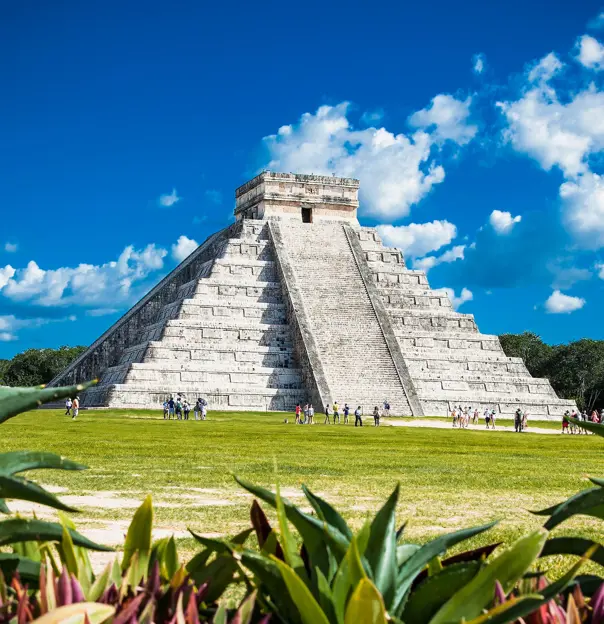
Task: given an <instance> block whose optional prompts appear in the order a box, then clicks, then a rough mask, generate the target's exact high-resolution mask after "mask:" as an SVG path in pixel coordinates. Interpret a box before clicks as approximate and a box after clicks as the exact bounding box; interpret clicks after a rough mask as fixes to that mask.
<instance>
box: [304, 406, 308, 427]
mask: <svg viewBox="0 0 604 624" xmlns="http://www.w3.org/2000/svg"><path fill="white" fill-rule="evenodd" d="M304 424H305V425H308V403H306V404H305V405H304Z"/></svg>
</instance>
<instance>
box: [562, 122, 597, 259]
mask: <svg viewBox="0 0 604 624" xmlns="http://www.w3.org/2000/svg"><path fill="white" fill-rule="evenodd" d="M603 114H604V111H603ZM560 197H561V198H562V200H563V201H564V205H565V207H566V210H565V215H564V219H565V222H566V224H567V226H568V228H569V229H570V230H571V231H572V232H573V233H574V234H575V236H576V237H577V239H579V241H580V242H581V243H582V244H583V245H584V246H586V247H588V248H594V249H597V248H600V247H603V246H604V179H603V178H602V176H600V175H597V174H596V173H591V172H588V173H585V174H583V175H581V176H578V177H577V178H576V179H574V180H569V181H567V182H564V183H563V184H562V185H561V186H560Z"/></svg>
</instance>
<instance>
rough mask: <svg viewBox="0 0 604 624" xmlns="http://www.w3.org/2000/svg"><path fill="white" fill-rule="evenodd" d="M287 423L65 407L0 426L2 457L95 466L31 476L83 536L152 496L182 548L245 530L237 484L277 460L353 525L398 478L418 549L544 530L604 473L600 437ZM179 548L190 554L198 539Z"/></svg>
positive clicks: (287, 483)
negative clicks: (441, 537) (541, 514)
mask: <svg viewBox="0 0 604 624" xmlns="http://www.w3.org/2000/svg"><path fill="white" fill-rule="evenodd" d="M283 418H284V415H283V414H251V413H246V414H237V413H231V412H225V413H219V412H210V415H209V419H208V420H207V421H205V422H195V421H169V422H166V421H164V420H163V418H162V417H161V415H158V413H157V412H156V413H152V412H145V411H137V412H135V411H129V410H111V411H109V410H107V411H104V410H103V411H96V410H95V411H84V412H82V413H81V414H80V417H79V419H78V420H77V421H75V422H73V421H72V420H71V419H70V418H68V417H65V416H63V415H62V412H61V411H57V410H40V411H35V412H30V413H28V414H25V415H21V416H18V417H17V418H14V419H12V420H10V421H8V422H7V423H5V424H4V425H2V426H1V427H0V452H3V451H10V450H17V449H31V450H48V451H53V452H55V453H59V454H62V455H65V456H67V457H69V458H70V459H73V460H77V461H80V462H82V463H85V464H87V465H88V466H89V467H90V469H89V470H87V471H85V472H59V471H46V472H38V473H34V474H35V477H34V478H36V479H37V480H38V481H39V482H41V483H43V484H44V485H50V486H55V488H57V491H59V490H58V488H63V489H62V490H61V493H60V494H59V495H60V496H61V497H67V499H66V500H68V501H71V502H73V503H75V504H76V506H78V507H79V508H80V509H81V510H82V512H81V514H79V517H77V518H75V520H76V522H77V524H78V526H79V527H80V528H81V529H82V532H84V533H87V531H91V532H92V534H91V535H90V536H91V537H94V538H98V539H99V540H100V541H102V540H103V538H104V537H107V540H109V536H110V535H111V532H113V533H116V532H117V533H118V534H119V533H123V532H125V528H126V527H127V521H128V519H129V518H130V516H131V515H132V513H133V510H134V506H135V505H136V504H137V501H140V500H142V499H143V497H144V496H145V494H147V493H149V492H150V493H152V494H153V499H154V503H155V505H156V527H157V528H158V529H159V530H160V532H162V531H163V534H166V533H169V532H175V533H176V534H177V536H180V537H181V538H184V536H185V534H186V529H187V527H191V528H192V529H195V530H196V531H199V532H201V533H218V534H225V533H233V532H235V531H237V530H240V529H242V528H245V527H246V526H248V510H249V504H250V501H251V499H250V497H249V496H248V495H247V494H246V493H245V492H243V491H242V490H241V489H240V488H239V487H238V486H237V485H236V484H235V483H234V481H233V478H232V476H231V475H232V473H234V474H237V475H240V476H242V477H244V478H246V479H248V480H250V481H253V482H255V483H258V484H262V485H266V486H270V485H272V484H274V482H275V479H276V476H275V464H276V466H277V472H278V479H279V481H280V483H281V486H282V488H283V490H284V492H285V494H286V495H287V496H288V497H289V498H292V499H293V500H299V501H301V502H302V499H301V498H297V497H298V490H299V486H300V484H302V483H306V484H307V485H308V486H309V487H310V488H311V489H313V490H314V491H316V492H317V493H320V494H321V495H322V496H324V497H325V498H327V499H328V500H329V501H331V502H333V503H335V505H336V506H337V507H338V508H339V509H341V510H342V511H343V513H344V515H345V516H346V517H347V518H348V519H349V520H350V521H351V522H352V523H353V524H354V525H356V526H359V525H360V524H361V523H362V522H363V520H364V519H365V517H366V515H367V514H368V513H369V512H374V511H375V510H376V509H377V507H378V505H380V504H381V502H382V501H384V500H385V498H386V496H387V495H388V494H389V493H390V492H391V491H392V489H393V488H394V486H395V484H396V482H397V481H400V483H401V485H402V490H401V491H402V496H401V498H402V500H401V503H400V505H399V520H400V522H403V521H404V520H409V521H410V522H409V527H408V535H409V536H410V537H411V538H412V539H414V540H418V541H423V540H426V539H428V538H429V537H433V536H435V535H437V534H439V533H442V532H443V531H449V530H454V529H458V528H462V527H467V526H472V525H476V524H480V523H483V522H485V521H487V520H491V519H502V522H501V524H500V525H499V526H498V527H497V528H496V529H494V530H493V531H491V532H490V534H487V535H484V536H480V537H479V538H477V539H476V540H475V542H474V543H475V544H479V543H486V542H487V541H493V540H495V539H504V540H510V539H513V538H514V537H515V536H517V535H518V534H519V533H520V532H521V531H523V530H526V529H527V528H529V527H534V526H538V525H539V524H540V523H541V522H542V520H541V519H539V518H536V517H534V516H531V515H530V514H529V513H528V512H527V510H528V509H539V508H543V507H546V506H548V505H551V504H553V503H556V502H558V501H561V500H563V499H564V498H566V497H568V496H570V495H572V494H573V493H575V492H577V491H579V490H580V489H584V488H586V487H588V483H587V481H586V475H595V476H604V458H603V450H604V440H602V439H601V438H598V437H596V436H561V435H537V434H531V433H525V434H522V435H516V434H511V433H503V432H493V431H489V432H486V431H465V430H462V431H460V430H457V429H455V430H453V429H428V428H426V429H420V428H404V427H386V426H384V427H380V428H374V427H370V426H365V427H363V428H362V429H359V428H355V427H354V426H351V425H348V426H344V425H340V426H333V425H332V426H329V427H327V426H323V425H315V426H313V427H310V426H295V425H293V424H291V421H292V420H293V417H291V416H290V424H288V425H286V424H284V423H283ZM317 419H318V420H319V421H322V417H321V416H318V417H317ZM367 421H368V419H366V424H368V422H367ZM95 497H96V500H95ZM9 506H10V504H9ZM23 511H26V510H24V509H23ZM600 525H601V523H600V522H599V521H597V520H594V519H590V518H580V519H574V520H572V521H571V522H568V523H566V524H564V525H563V526H562V528H560V529H559V531H560V532H564V533H568V532H572V533H575V534H582V535H585V536H590V537H592V538H593V537H596V538H598V536H599V535H600V534H601V530H600V529H599V527H600ZM89 534H90V533H89ZM114 541H115V540H114ZM182 545H183V547H185V548H186V549H188V548H191V547H192V541H191V540H184V539H183V542H182ZM556 565H557V564H556Z"/></svg>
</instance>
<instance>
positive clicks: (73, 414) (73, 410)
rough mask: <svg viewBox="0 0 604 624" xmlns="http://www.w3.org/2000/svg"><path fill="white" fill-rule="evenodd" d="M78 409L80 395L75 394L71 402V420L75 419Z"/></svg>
mask: <svg viewBox="0 0 604 624" xmlns="http://www.w3.org/2000/svg"><path fill="white" fill-rule="evenodd" d="M79 411H80V397H79V396H77V397H76V398H75V399H74V400H73V401H72V402H71V420H75V419H76V416H77V415H78V412H79Z"/></svg>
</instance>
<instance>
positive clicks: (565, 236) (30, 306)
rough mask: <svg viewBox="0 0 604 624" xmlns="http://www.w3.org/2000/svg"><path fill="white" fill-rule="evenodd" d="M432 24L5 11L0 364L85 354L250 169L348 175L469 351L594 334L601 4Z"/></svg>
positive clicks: (283, 8) (444, 11) (409, 14)
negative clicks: (499, 342) (449, 301)
mask: <svg viewBox="0 0 604 624" xmlns="http://www.w3.org/2000/svg"><path fill="white" fill-rule="evenodd" d="M453 5H455V3H451V2H444V1H442V2H441V1H435V2H431V3H413V4H411V3H386V2H374V3H371V4H370V5H368V4H367V3H355V2H346V3H343V2H331V3H318V2H317V3H315V2H305V3H304V4H302V5H291V4H287V3H281V2H280V3H276V2H265V3H263V4H262V5H257V4H253V3H252V4H250V3H223V4H213V5H209V4H207V3H199V2H187V1H182V2H176V3H155V2H146V3H139V2H119V3H118V2H113V1H108V2H105V3H102V5H99V6H96V5H94V4H93V3H81V2H75V1H63V2H56V3H43V2H30V3H27V2H26V3H11V5H7V4H5V5H4V6H3V8H2V9H1V16H2V19H0V57H1V58H2V59H3V63H1V64H0V80H1V83H2V85H3V96H2V98H0V172H1V173H0V176H1V179H2V194H1V197H0V201H1V209H0V219H1V220H0V357H10V356H12V355H13V354H15V353H17V352H19V351H22V350H23V349H26V348H29V347H43V346H59V345H61V344H89V343H90V342H92V340H94V339H95V338H96V337H97V336H98V335H99V334H100V333H101V332H102V331H104V330H105V329H106V328H107V327H108V326H109V325H110V324H111V323H113V322H114V321H115V320H116V319H117V318H119V316H120V315H121V314H122V313H123V312H124V311H125V310H126V309H128V307H129V306H130V305H131V304H132V303H134V302H135V301H136V300H137V298H138V297H140V295H142V294H143V293H144V292H146V290H148V289H149V288H150V287H151V286H152V285H153V284H154V283H156V282H157V280H158V279H159V278H160V277H161V276H163V275H165V274H166V273H167V272H168V271H169V270H171V269H172V268H173V267H174V266H176V264H177V263H178V260H179V259H181V258H182V257H183V256H184V255H185V254H186V253H187V252H189V251H191V249H192V248H193V247H194V245H195V242H197V243H200V242H202V241H203V240H204V239H205V238H206V237H207V236H208V235H209V234H211V233H212V232H214V231H216V230H217V229H219V228H222V227H225V226H226V225H228V224H229V223H230V222H231V219H232V216H231V215H232V208H233V196H234V189H235V187H237V186H238V185H240V184H241V183H243V182H245V181H246V180H247V179H248V178H250V177H252V176H253V175H255V173H256V172H257V171H258V170H260V169H262V168H264V167H267V166H270V167H271V168H273V169H276V170H284V171H298V172H308V173H311V172H314V173H323V172H324V173H332V172H333V173H336V174H339V175H354V176H356V177H359V178H360V179H361V189H362V192H361V200H362V209H361V213H360V215H361V217H360V218H361V221H362V222H363V223H364V224H367V225H379V226H380V231H381V232H382V235H383V237H384V239H385V240H387V241H388V242H389V243H390V244H394V245H397V246H399V247H400V248H401V249H403V250H404V252H405V255H406V257H407V259H408V263H409V265H410V266H413V267H416V268H425V269H426V270H427V271H428V278H429V280H430V282H431V284H432V285H433V286H434V287H438V288H449V289H451V290H450V293H451V296H452V298H453V300H454V303H455V305H456V306H458V309H459V310H460V311H462V312H467V313H473V314H475V316H476V318H477V321H478V323H479V327H480V328H481V330H482V331H483V332H485V333H503V332H520V331H524V330H531V331H535V332H537V333H539V334H540V335H542V337H543V338H544V339H545V340H547V341H549V342H552V343H556V342H564V341H567V340H572V339H576V338H580V337H583V336H589V337H593V338H604V324H602V322H601V314H600V311H601V310H602V309H603V308H604V290H603V288H602V286H603V285H604V282H603V280H604V253H603V252H602V250H603V248H604V178H603V177H600V176H601V174H603V173H604V166H603V165H604V157H603V156H604V80H603V78H604V47H603V45H602V44H603V43H604V13H603V11H604V5H602V4H601V3H600V2H591V1H589V0H584V1H583V2H581V3H572V4H569V3H567V2H562V1H559V0H555V1H553V2H550V3H548V9H547V10H543V9H542V8H541V7H540V6H539V5H538V3H527V2H526V1H523V2H520V1H506V2H505V3H503V2H490V3H485V2H473V1H469V2H465V3H463V10H460V9H459V5H455V6H453ZM193 241H195V242H193Z"/></svg>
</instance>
